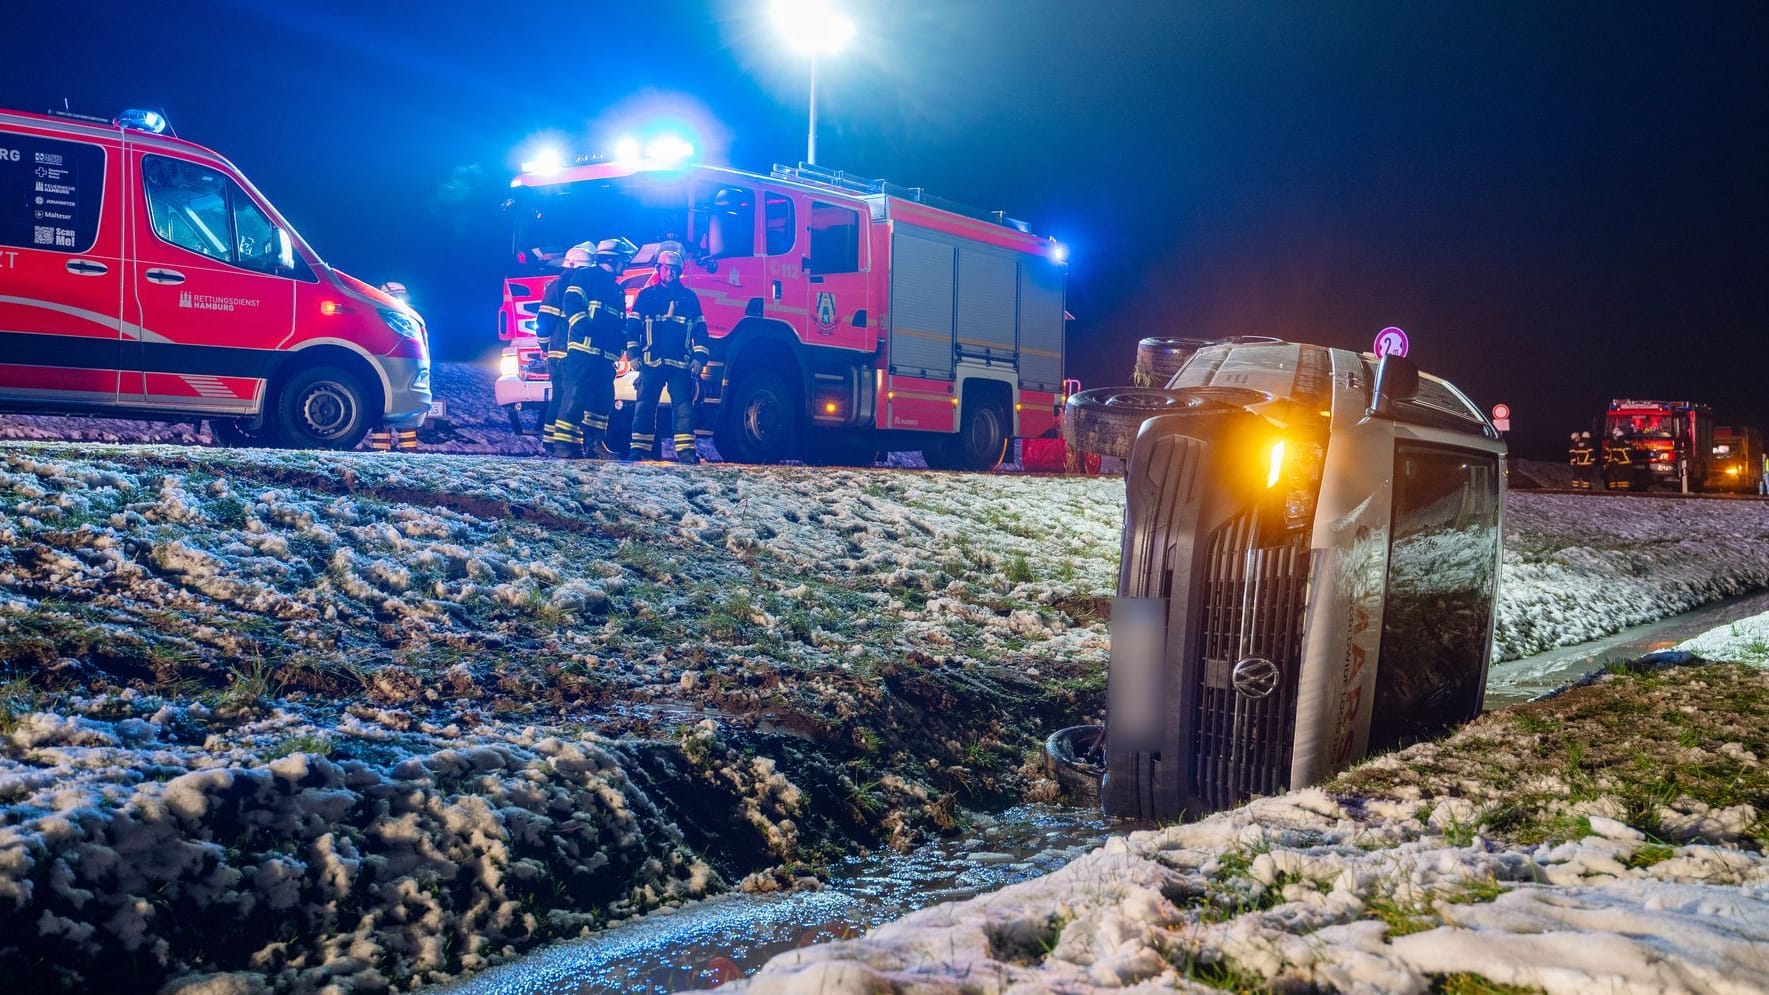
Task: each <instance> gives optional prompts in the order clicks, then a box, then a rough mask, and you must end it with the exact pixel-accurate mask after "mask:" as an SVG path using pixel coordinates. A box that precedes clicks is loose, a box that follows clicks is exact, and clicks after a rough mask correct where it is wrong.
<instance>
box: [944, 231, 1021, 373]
mask: <svg viewBox="0 0 1769 995" xmlns="http://www.w3.org/2000/svg"><path fill="white" fill-rule="evenodd" d="M1018 296H1019V271H1018V266H1017V263H1016V261H1015V259H1014V254H1013V253H1010V252H1007V251H1005V250H1002V249H996V248H993V247H991V246H977V245H961V246H960V247H959V249H958V294H957V303H958V307H957V315H956V321H955V322H954V338H955V339H956V340H957V343H958V354H959V355H960V356H961V357H965V358H981V359H986V360H988V361H989V362H990V364H991V365H998V364H1000V363H1004V362H1005V363H1013V362H1014V345H1015V339H1016V336H1015V334H1014V324H1015V317H1016V315H1015V310H1016V307H1015V305H1016V298H1017V297H1018Z"/></svg>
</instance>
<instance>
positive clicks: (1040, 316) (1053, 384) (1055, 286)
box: [1019, 256, 1063, 393]
mask: <svg viewBox="0 0 1769 995" xmlns="http://www.w3.org/2000/svg"><path fill="white" fill-rule="evenodd" d="M1019 333H1020V341H1019V346H1020V387H1021V389H1030V390H1048V391H1053V392H1057V393H1061V392H1062V389H1063V269H1062V267H1060V266H1058V265H1057V264H1055V263H1053V262H1051V261H1050V260H1048V259H1044V258H1042V257H1039V256H1021V257H1020V315H1019Z"/></svg>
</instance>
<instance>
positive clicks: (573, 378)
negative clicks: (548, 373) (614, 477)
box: [545, 349, 614, 459]
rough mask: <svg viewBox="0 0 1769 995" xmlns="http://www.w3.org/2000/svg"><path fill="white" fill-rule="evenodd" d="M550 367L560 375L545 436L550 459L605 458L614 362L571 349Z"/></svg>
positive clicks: (612, 400)
mask: <svg viewBox="0 0 1769 995" xmlns="http://www.w3.org/2000/svg"><path fill="white" fill-rule="evenodd" d="M553 365H554V367H555V368H556V369H559V370H560V371H561V373H562V375H561V377H560V379H559V382H558V387H557V392H556V393H555V394H554V395H553V422H552V424H550V425H548V426H547V431H546V436H545V440H546V442H547V444H548V446H549V448H551V449H552V451H553V455H555V456H573V457H575V456H583V455H587V456H589V457H590V458H592V459H594V458H597V457H600V456H602V455H605V454H606V453H607V446H606V445H605V443H604V441H603V439H604V437H605V436H606V435H607V434H608V413H609V412H610V411H612V410H613V409H614V362H613V361H612V360H610V359H608V358H607V357H606V356H604V355H602V354H601V353H599V352H587V351H585V350H582V349H572V350H570V351H569V352H568V353H567V354H566V356H565V359H564V360H563V361H562V362H555V363H554V364H553Z"/></svg>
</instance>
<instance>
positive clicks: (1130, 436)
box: [1063, 387, 1199, 459]
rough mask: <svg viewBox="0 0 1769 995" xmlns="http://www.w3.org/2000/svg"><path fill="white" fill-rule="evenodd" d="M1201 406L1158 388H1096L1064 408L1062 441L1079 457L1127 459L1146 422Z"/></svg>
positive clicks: (1185, 397)
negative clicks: (1091, 454) (1084, 455)
mask: <svg viewBox="0 0 1769 995" xmlns="http://www.w3.org/2000/svg"><path fill="white" fill-rule="evenodd" d="M1198 403H1199V402H1198V399H1197V398H1196V397H1192V396H1189V395H1187V394H1183V393H1180V392H1179V391H1173V390H1166V389H1163V388H1158V387H1095V388H1094V389H1092V390H1084V391H1082V392H1081V393H1079V394H1075V395H1073V396H1071V397H1070V398H1069V400H1068V403H1066V404H1064V405H1063V439H1064V440H1065V441H1067V442H1068V447H1069V449H1071V450H1073V451H1075V452H1078V453H1098V454H1100V455H1101V456H1117V457H1119V458H1121V459H1122V458H1126V457H1128V456H1129V455H1130V447H1131V446H1132V445H1134V444H1135V443H1136V433H1137V430H1138V429H1140V428H1142V423H1143V422H1145V421H1147V420H1149V419H1150V418H1153V417H1155V416H1156V415H1164V414H1170V413H1172V412H1175V411H1183V410H1186V409H1188V408H1194V407H1197V406H1198Z"/></svg>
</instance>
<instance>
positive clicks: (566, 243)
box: [505, 175, 700, 266]
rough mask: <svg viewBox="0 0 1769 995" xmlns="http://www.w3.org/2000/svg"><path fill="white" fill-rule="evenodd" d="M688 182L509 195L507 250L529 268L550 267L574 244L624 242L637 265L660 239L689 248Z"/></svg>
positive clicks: (629, 179) (605, 183)
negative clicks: (635, 248)
mask: <svg viewBox="0 0 1769 995" xmlns="http://www.w3.org/2000/svg"><path fill="white" fill-rule="evenodd" d="M690 204H691V199H690V184H689V181H688V180H686V179H685V178H683V177H681V176H679V175H677V176H668V177H660V176H655V175H639V176H625V177H616V178H613V179H598V180H580V181H578V182H575V183H557V184H550V185H547V186H540V187H522V188H518V189H516V190H514V191H512V196H511V200H510V201H509V203H508V204H506V205H505V209H506V210H507V211H508V212H509V215H510V220H511V223H512V226H513V228H514V231H513V233H512V234H513V244H512V250H513V251H514V252H515V253H516V257H517V259H518V260H520V261H522V262H524V263H526V264H529V265H531V266H538V265H547V264H554V265H556V264H557V263H558V261H559V259H560V258H562V257H563V256H564V255H565V250H567V249H569V248H571V247H572V246H574V245H576V244H578V243H579V242H586V241H588V242H595V241H600V240H602V239H605V238H626V239H630V240H632V242H633V244H635V245H638V246H640V247H641V251H640V254H639V258H638V259H637V260H636V261H637V262H641V263H643V262H644V261H645V259H646V258H648V257H649V256H650V255H651V253H652V252H654V251H655V247H656V246H657V245H658V244H659V243H661V242H664V241H666V240H675V241H679V242H682V243H683V244H684V245H689V246H693V245H695V244H696V243H695V241H694V237H695V236H696V235H698V234H700V233H699V232H696V231H693V230H691V224H692V217H693V214H694V212H693V211H691V210H690Z"/></svg>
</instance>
